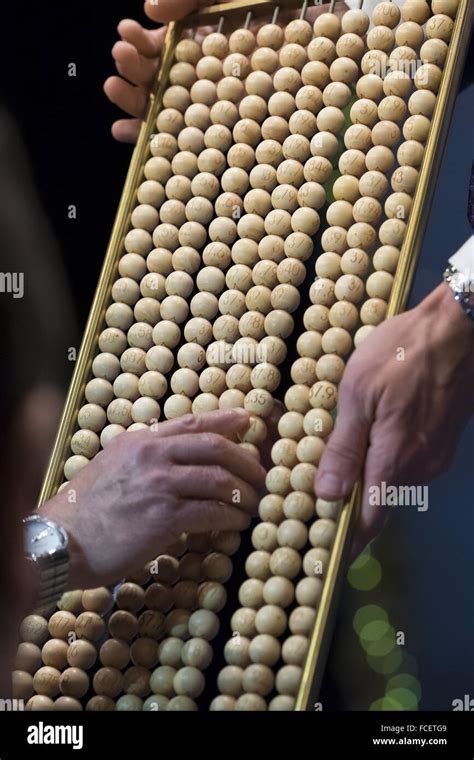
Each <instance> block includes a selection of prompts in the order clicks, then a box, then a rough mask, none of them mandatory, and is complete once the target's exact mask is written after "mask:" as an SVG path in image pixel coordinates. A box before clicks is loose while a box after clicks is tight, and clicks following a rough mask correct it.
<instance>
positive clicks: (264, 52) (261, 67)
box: [250, 47, 279, 74]
mask: <svg viewBox="0 0 474 760" xmlns="http://www.w3.org/2000/svg"><path fill="white" fill-rule="evenodd" d="M278 64H279V60H278V54H277V53H276V52H275V50H272V49H271V48H270V47H258V48H257V49H256V50H255V52H254V53H253V54H252V57H251V59H250V65H251V67H252V70H253V71H264V72H265V73H266V74H273V73H274V72H275V71H276V69H277V68H278Z"/></svg>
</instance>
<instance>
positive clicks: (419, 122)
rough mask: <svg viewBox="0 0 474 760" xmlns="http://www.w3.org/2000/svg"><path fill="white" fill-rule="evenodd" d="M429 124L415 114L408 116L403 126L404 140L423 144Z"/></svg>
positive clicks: (419, 115)
mask: <svg viewBox="0 0 474 760" xmlns="http://www.w3.org/2000/svg"><path fill="white" fill-rule="evenodd" d="M430 126H431V122H430V120H429V119H427V118H426V116H422V115H421V114H416V115H415V116H410V117H409V118H408V119H407V120H406V121H405V123H404V125H403V136H404V137H405V139H406V140H418V141H419V142H425V141H426V140H427V138H428V134H429V131H430Z"/></svg>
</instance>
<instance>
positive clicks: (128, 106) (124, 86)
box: [104, 77, 149, 119]
mask: <svg viewBox="0 0 474 760" xmlns="http://www.w3.org/2000/svg"><path fill="white" fill-rule="evenodd" d="M104 92H105V94H106V95H107V97H108V99H109V100H110V101H111V102H112V103H114V104H115V105H116V106H118V107H119V108H121V109H122V110H123V111H126V112H127V113H129V114H130V116H136V117H137V119H143V117H144V116H145V112H146V108H147V105H148V100H149V94H148V92H146V91H145V90H142V89H141V88H140V87H134V86H133V85H132V84H130V83H129V82H126V81H125V80H124V79H121V77H109V78H108V79H106V81H105V83H104Z"/></svg>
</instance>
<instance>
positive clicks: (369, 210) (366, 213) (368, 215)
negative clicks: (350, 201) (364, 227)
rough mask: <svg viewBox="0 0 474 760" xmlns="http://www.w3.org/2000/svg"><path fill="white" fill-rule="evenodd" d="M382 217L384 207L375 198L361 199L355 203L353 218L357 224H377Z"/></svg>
mask: <svg viewBox="0 0 474 760" xmlns="http://www.w3.org/2000/svg"><path fill="white" fill-rule="evenodd" d="M381 215H382V206H381V204H380V203H379V201H378V200H376V199H375V198H367V197H363V198H359V200H357V201H356V202H355V203H354V207H353V216H354V221H355V222H364V223H367V224H371V225H374V224H376V223H377V222H378V221H379V219H380V217H381Z"/></svg>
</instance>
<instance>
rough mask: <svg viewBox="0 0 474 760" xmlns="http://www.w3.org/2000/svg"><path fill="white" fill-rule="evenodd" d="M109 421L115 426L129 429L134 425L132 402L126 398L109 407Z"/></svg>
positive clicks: (114, 402) (115, 401)
mask: <svg viewBox="0 0 474 760" xmlns="http://www.w3.org/2000/svg"><path fill="white" fill-rule="evenodd" d="M107 419H108V420H109V422H111V423H112V424H113V425H122V426H123V427H128V426H129V425H131V424H132V422H133V419H132V402H131V401H129V400H128V399H125V398H117V399H114V401H112V402H111V403H110V404H109V406H108V407H107Z"/></svg>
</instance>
